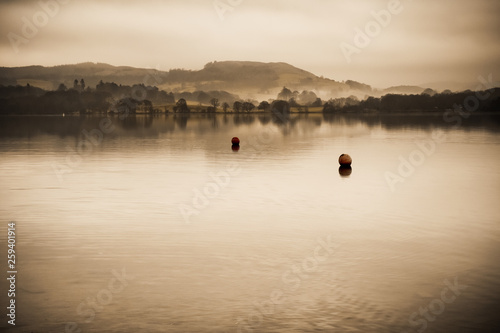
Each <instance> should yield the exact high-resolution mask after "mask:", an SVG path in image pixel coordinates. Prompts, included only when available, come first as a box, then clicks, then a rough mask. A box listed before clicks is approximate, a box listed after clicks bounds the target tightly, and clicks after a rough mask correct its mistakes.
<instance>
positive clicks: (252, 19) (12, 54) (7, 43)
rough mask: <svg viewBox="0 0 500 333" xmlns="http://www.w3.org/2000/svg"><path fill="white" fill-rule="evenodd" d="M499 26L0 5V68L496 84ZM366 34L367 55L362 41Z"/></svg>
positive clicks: (229, 11)
mask: <svg viewBox="0 0 500 333" xmlns="http://www.w3.org/2000/svg"><path fill="white" fill-rule="evenodd" d="M398 2H399V6H397V3H398ZM41 4H45V5H41ZM216 5H217V7H218V8H219V9H218V10H216ZM42 7H46V9H45V11H44V10H43V9H42ZM388 7H390V8H391V9H392V12H393V13H392V14H390V15H382V16H381V18H379V20H380V21H381V23H376V21H375V18H374V15H373V12H377V13H380V11H382V10H385V11H386V12H385V13H391V12H390V11H387V9H388ZM383 13H384V12H383ZM499 17H500V1H498V0H475V1H470V0H413V1H412V0H402V1H397V0H391V1H389V0H309V1H298V0H274V1H273V0H266V1H264V0H220V1H219V0H217V1H214V0H182V1H181V0H178V1H173V0H165V1H160V0H156V1H155V0H130V1H117V0H114V1H112V0H88V1H83V0H64V1H62V0H42V1H39V0H37V1H31V0H28V1H13V0H11V1H2V0H0V22H1V23H0V27H1V31H2V39H1V43H0V55H1V58H0V65H1V66H9V67H10V66H26V65H33V64H36V65H45V66H50V65H59V64H73V63H79V62H87V61H91V62H104V63H109V64H112V65H130V66H134V67H147V68H158V69H161V70H168V69H170V68H186V69H201V68H202V67H203V65H204V64H205V63H207V62H210V61H214V60H218V61H222V60H252V61H263V62H278V61H283V62H287V63H290V64H292V65H294V66H297V67H300V68H302V69H305V70H308V71H311V72H313V73H314V74H316V75H323V76H325V77H328V78H332V79H335V80H347V79H353V80H357V81H361V82H365V83H368V84H371V85H374V86H376V87H387V86H390V85H398V84H423V83H428V82H435V81H450V80H453V81H460V82H476V78H477V76H478V75H483V76H487V75H488V74H490V73H492V74H493V78H494V80H495V81H500V19H499ZM26 22H28V23H26ZM32 24H35V25H34V27H35V29H36V30H33V29H30V28H33V26H31V25H32ZM30 26H31V27H30ZM366 28H368V31H369V33H370V35H371V37H370V36H369V45H365V44H366V43H367V40H362V37H359V36H358V37H359V38H358V39H359V40H357V41H355V40H354V38H355V36H356V29H361V30H365V29H366ZM358 31H359V30H358ZM342 43H344V44H342ZM348 44H349V45H350V46H347V45H348ZM341 45H343V47H344V49H345V50H349V51H344V52H343V51H342V48H341ZM16 49H17V52H16ZM346 52H347V53H350V55H349V57H346V56H345V54H344V53H346ZM347 58H350V62H348V60H347Z"/></svg>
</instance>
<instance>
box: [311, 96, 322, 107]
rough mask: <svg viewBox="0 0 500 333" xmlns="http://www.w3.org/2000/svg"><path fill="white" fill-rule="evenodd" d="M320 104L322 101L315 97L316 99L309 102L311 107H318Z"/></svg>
mask: <svg viewBox="0 0 500 333" xmlns="http://www.w3.org/2000/svg"><path fill="white" fill-rule="evenodd" d="M322 105H323V101H322V100H321V98H316V100H315V101H314V102H312V103H311V106H312V107H320V106H322Z"/></svg>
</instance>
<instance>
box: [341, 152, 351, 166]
mask: <svg viewBox="0 0 500 333" xmlns="http://www.w3.org/2000/svg"><path fill="white" fill-rule="evenodd" d="M351 163H352V158H351V156H349V155H347V154H342V155H340V157H339V164H340V165H341V166H350V165H351Z"/></svg>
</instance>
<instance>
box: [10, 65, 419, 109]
mask: <svg viewBox="0 0 500 333" xmlns="http://www.w3.org/2000/svg"><path fill="white" fill-rule="evenodd" d="M82 78H83V79H84V80H85V82H86V85H87V86H88V87H89V86H90V87H95V85H97V84H98V83H99V82H100V81H101V80H102V81H103V82H115V83H116V84H122V85H133V84H141V83H142V84H144V85H151V86H157V87H158V88H159V89H161V90H165V91H173V92H182V91H190V92H194V91H210V90H223V91H229V92H231V93H234V94H238V95H240V96H245V97H246V98H255V99H259V100H260V99H267V98H271V97H276V95H277V93H278V92H279V91H281V89H282V88H283V87H284V86H286V87H287V88H289V89H291V90H297V91H299V92H300V91H304V90H308V91H314V92H315V93H316V94H317V95H318V96H320V97H322V98H325V99H327V98H332V97H347V96H350V95H354V96H357V97H359V98H364V97H365V96H367V95H380V94H381V93H390V92H393V91H394V92H396V91H399V92H401V91H402V89H403V88H402V87H406V88H405V90H404V91H405V93H409V94H412V93H413V94H419V93H421V92H422V91H424V89H425V88H421V87H418V86H413V87H412V88H413V89H408V86H396V87H390V88H387V89H384V90H377V89H373V88H372V87H371V86H370V85H367V84H364V83H360V82H356V81H353V80H347V81H342V82H339V81H335V80H333V79H328V78H324V77H322V76H321V77H319V76H317V75H315V74H313V73H311V72H309V71H306V70H304V69H301V68H298V67H295V66H293V65H290V64H288V63H286V62H258V61H236V60H230V61H213V62H209V63H207V64H205V65H204V67H203V68H202V69H199V70H189V69H178V68H174V69H170V70H168V71H162V70H159V69H152V68H138V67H132V66H114V65H110V64H107V63H99V62H83V63H78V64H61V65H56V66H41V65H30V66H22V67H0V85H26V84H27V83H29V84H31V85H33V86H37V87H40V88H43V89H46V90H55V89H57V87H58V86H59V84H61V83H63V84H65V85H66V86H68V87H71V86H72V85H73V81H74V80H75V79H77V80H80V79H82Z"/></svg>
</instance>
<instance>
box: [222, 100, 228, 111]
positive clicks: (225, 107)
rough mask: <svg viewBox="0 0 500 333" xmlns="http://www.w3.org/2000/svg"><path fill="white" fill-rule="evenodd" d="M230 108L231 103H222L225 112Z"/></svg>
mask: <svg viewBox="0 0 500 333" xmlns="http://www.w3.org/2000/svg"><path fill="white" fill-rule="evenodd" d="M228 108H229V104H227V102H224V103H222V110H223V111H224V112H227V109H228Z"/></svg>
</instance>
